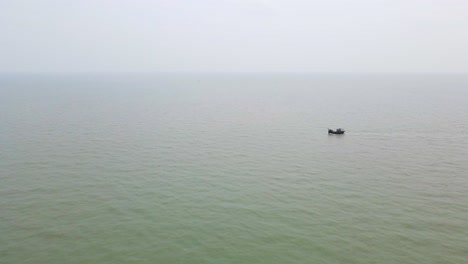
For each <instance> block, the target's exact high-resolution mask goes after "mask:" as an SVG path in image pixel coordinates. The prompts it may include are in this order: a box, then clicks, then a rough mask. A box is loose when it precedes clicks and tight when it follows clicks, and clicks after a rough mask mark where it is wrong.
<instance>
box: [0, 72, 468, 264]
mask: <svg viewBox="0 0 468 264" xmlns="http://www.w3.org/2000/svg"><path fill="white" fill-rule="evenodd" d="M337 127H343V128H344V129H346V131H347V132H346V134H345V135H343V136H337V135H333V136H329V135H327V128H337ZM467 261H468V76H457V75H453V76H424V75H419V76H396V75H393V76H391V75H389V76H333V75H328V76H305V75H279V76H275V75H217V76H209V75H166V76H163V75H159V76H150V75H146V76H119V75H108V76H104V75H102V76H97V75H94V76H91V75H70V76H66V75H61V76H52V75H35V76H33V75H14V76H13V75H2V76H0V263H34V264H36V263H47V264H54V263H467Z"/></svg>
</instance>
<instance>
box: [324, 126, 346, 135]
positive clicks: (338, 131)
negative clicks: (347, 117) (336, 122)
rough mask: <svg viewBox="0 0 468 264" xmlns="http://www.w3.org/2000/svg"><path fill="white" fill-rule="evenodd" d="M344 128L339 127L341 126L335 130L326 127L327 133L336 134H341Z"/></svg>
mask: <svg viewBox="0 0 468 264" xmlns="http://www.w3.org/2000/svg"><path fill="white" fill-rule="evenodd" d="M344 132H345V131H344V130H343V129H341V128H338V129H336V130H333V129H328V134H337V135H341V134H344Z"/></svg>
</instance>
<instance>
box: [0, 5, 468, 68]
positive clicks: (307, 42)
mask: <svg viewBox="0 0 468 264" xmlns="http://www.w3.org/2000/svg"><path fill="white" fill-rule="evenodd" d="M0 33H1V34H0V43H1V46H0V47H1V48H0V71H9V72H15V71H20V72H21V71H28V72H31V71H33V72H35V71H38V72H95V71H97V72H122V71H130V72H140V71H143V72H159V71H163V72H174V71H202V72H210V71H219V72H231V71H233V72H465V73H466V72H468V1H465V0H321V1H314V0H303V1H301V0H237V1H236V0H199V1H195V0H192V1H188V0H186V1H183V0H160V1H158V0H154V1H151V0H113V1H111V0H30V1H27V0H0Z"/></svg>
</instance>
